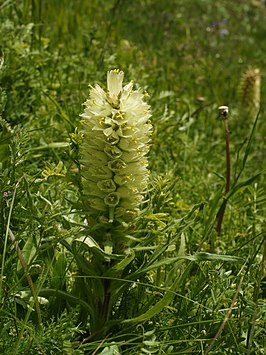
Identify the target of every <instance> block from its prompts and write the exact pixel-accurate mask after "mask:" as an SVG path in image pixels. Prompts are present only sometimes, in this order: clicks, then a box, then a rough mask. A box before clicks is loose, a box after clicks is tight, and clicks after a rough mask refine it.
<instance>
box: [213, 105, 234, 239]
mask: <svg viewBox="0 0 266 355" xmlns="http://www.w3.org/2000/svg"><path fill="white" fill-rule="evenodd" d="M219 111H220V115H221V117H222V118H223V122H224V130H225V144H226V145H225V157H226V158H225V159H226V177H225V180H226V181H225V196H226V195H227V194H228V192H229V191H230V179H231V163H230V138H229V137H230V130H229V124H228V107H227V106H220V107H219ZM226 204H227V200H226V199H225V198H224V200H223V203H222V206H221V208H220V210H219V212H218V214H217V220H218V221H217V226H216V231H217V234H218V235H220V234H221V230H222V223H223V218H224V213H225V208H226Z"/></svg>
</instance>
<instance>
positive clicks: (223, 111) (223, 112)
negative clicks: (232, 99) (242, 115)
mask: <svg viewBox="0 0 266 355" xmlns="http://www.w3.org/2000/svg"><path fill="white" fill-rule="evenodd" d="M218 110H219V112H220V115H221V116H224V117H227V115H228V112H229V108H228V106H220V107H218Z"/></svg>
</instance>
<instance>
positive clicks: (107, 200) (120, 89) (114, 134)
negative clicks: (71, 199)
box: [81, 70, 152, 229]
mask: <svg viewBox="0 0 266 355" xmlns="http://www.w3.org/2000/svg"><path fill="white" fill-rule="evenodd" d="M123 78H124V73H123V72H122V71H119V70H111V71H109V72H108V73H107V91H104V90H103V89H102V88H101V87H100V86H99V85H97V84H96V85H95V86H94V87H91V90H90V95H89V99H88V100H87V101H86V102H85V104H84V105H85V110H84V113H83V114H82V115H81V116H82V118H83V142H82V145H81V162H82V176H83V192H84V196H85V204H86V208H87V211H88V214H89V216H90V217H91V220H93V221H94V223H96V224H101V225H105V227H107V228H110V229H112V228H113V227H115V226H122V225H126V224H128V223H129V222H130V220H132V219H134V217H135V216H136V215H137V214H138V212H139V208H140V205H141V202H142V201H143V195H144V193H145V192H146V189H147V182H148V177H149V172H148V169H147V166H148V160H147V153H148V151H149V141H150V134H151V131H152V126H151V124H150V121H149V119H150V117H151V113H150V106H149V105H148V104H147V103H146V102H145V101H144V94H143V93H142V91H141V90H133V83H132V82H131V83H129V84H127V85H125V86H123Z"/></svg>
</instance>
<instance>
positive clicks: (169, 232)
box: [0, 0, 266, 355]
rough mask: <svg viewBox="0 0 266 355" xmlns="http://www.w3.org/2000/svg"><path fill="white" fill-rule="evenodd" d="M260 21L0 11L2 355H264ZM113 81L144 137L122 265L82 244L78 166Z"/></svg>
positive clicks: (203, 12)
mask: <svg viewBox="0 0 266 355" xmlns="http://www.w3.org/2000/svg"><path fill="white" fill-rule="evenodd" d="M265 16H266V6H265V4H264V2H263V1H259V0H257V1H256V0H235V1H229V0H220V1H210V0H193V1H192V0H171V1H161V0H135V1H129V0H94V1H85V0H75V1H74V0H71V1H66V0H61V1H59V0H52V1H46V2H45V1H41V0H31V1H29V0H20V1H14V0H4V1H2V2H0V208H1V213H0V236H1V238H0V353H1V354H6V355H9V354H10V355H11V354H12V355H14V354H32V355H35V354H43V355H46V354H47V355H48V354H69V355H70V354H75V355H76V354H105V355H114V354H129V355H131V354H132V355H133V354H136V355H137V354H142V355H144V354H218V355H223V354H250V355H251V354H266V340H265V339H266V332H265V326H266V301H265V300H266V286H265V277H266V275H265V265H266V239H265V238H266V229H265V228H266V227H265V226H266V179H265V166H266V124H265V119H266V116H265V97H266V85H265V74H266V71H265V68H266V56H265V53H266V29H265ZM115 68H118V69H120V70H122V71H123V72H124V73H125V78H124V82H125V83H129V82H130V81H131V80H133V82H134V88H135V89H138V88H142V89H143V90H144V92H145V91H147V93H148V94H149V97H145V101H146V102H147V103H148V104H149V105H150V106H151V113H152V117H151V119H150V121H151V124H152V126H153V133H152V137H151V141H150V152H149V154H148V160H149V171H150V176H149V182H148V189H147V193H146V195H145V199H144V202H143V203H142V204H141V206H140V207H141V213H140V216H139V217H136V219H135V220H134V223H133V224H131V225H130V227H129V228H128V229H126V233H124V235H122V236H121V240H122V241H123V247H121V245H120V244H121V243H122V242H121V243H120V244H119V240H120V239H119V238H120V234H117V236H116V238H117V239H118V241H117V240H116V244H115V245H114V244H112V240H109V239H108V238H107V237H106V238H107V239H106V240H105V239H104V238H105V234H104V235H102V238H103V239H104V241H103V242H102V241H101V242H102V245H101V244H100V242H99V240H97V238H96V239H94V238H91V236H94V235H96V236H97V235H101V233H102V231H105V232H106V230H105V229H104V228H103V227H102V226H101V225H99V224H97V225H95V224H91V223H90V218H89V216H88V211H87V205H86V198H85V197H86V194H84V184H83V181H82V179H83V178H82V159H81V153H80V152H81V149H84V146H83V148H81V147H82V142H83V139H84V136H83V126H82V123H81V117H80V116H79V115H80V114H81V113H82V112H83V111H84V106H83V103H84V102H85V101H86V100H87V98H88V95H89V90H90V89H89V87H88V85H89V84H91V85H92V86H94V85H95V83H98V84H99V85H101V86H102V87H103V88H104V89H106V73H107V72H108V71H110V70H112V69H115ZM247 71H249V73H250V71H251V72H252V73H255V79H254V78H253V79H254V80H253V79H249V81H248V82H247V83H246V84H245V82H243V81H245V80H246V79H245V78H246V77H247V75H248V74H245V73H247ZM256 75H257V76H258V77H259V78H261V87H260V86H259V83H258V81H256V80H257V79H256V78H257V77H256ZM241 78H242V79H241ZM254 83H255V84H254ZM245 85H246V86H245ZM254 85H257V86H254ZM243 87H244V89H243ZM243 92H244V93H245V96H244V97H243ZM241 95H242V96H241ZM254 95H255V96H254ZM145 96H147V95H145ZM259 96H260V97H259ZM250 97H251V98H250ZM220 106H228V108H229V112H228V124H229V130H230V160H231V176H230V189H229V192H227V193H226V194H225V186H226V182H227V179H228V175H227V173H226V164H227V163H228V161H226V140H225V129H224V122H223V121H224V117H223V116H222V115H221V114H220V112H219V107H220ZM92 144H93V143H92ZM227 158H228V157H227ZM223 206H225V210H224V216H223V220H222V225H221V230H220V231H219V230H218V229H217V220H218V218H219V215H220V213H221V210H222V208H223ZM106 235H107V234H106ZM118 237H119V238H118ZM117 245H119V248H116V246H117ZM115 248H116V249H115ZM103 309H105V311H104V312H103V311H102V310H103Z"/></svg>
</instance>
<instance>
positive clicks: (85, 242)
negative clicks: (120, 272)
mask: <svg viewBox="0 0 266 355" xmlns="http://www.w3.org/2000/svg"><path fill="white" fill-rule="evenodd" d="M78 243H80V246H82V247H83V251H84V250H89V251H91V252H92V253H94V254H97V255H98V256H101V257H104V258H108V259H121V258H123V257H124V255H119V254H109V253H107V252H105V251H104V250H103V249H102V248H101V247H100V246H99V244H98V243H97V242H96V241H95V240H94V239H93V238H92V237H90V236H86V237H79V238H76V239H75V240H74V241H73V243H72V244H73V245H75V244H78ZM76 250H78V249H76Z"/></svg>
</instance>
